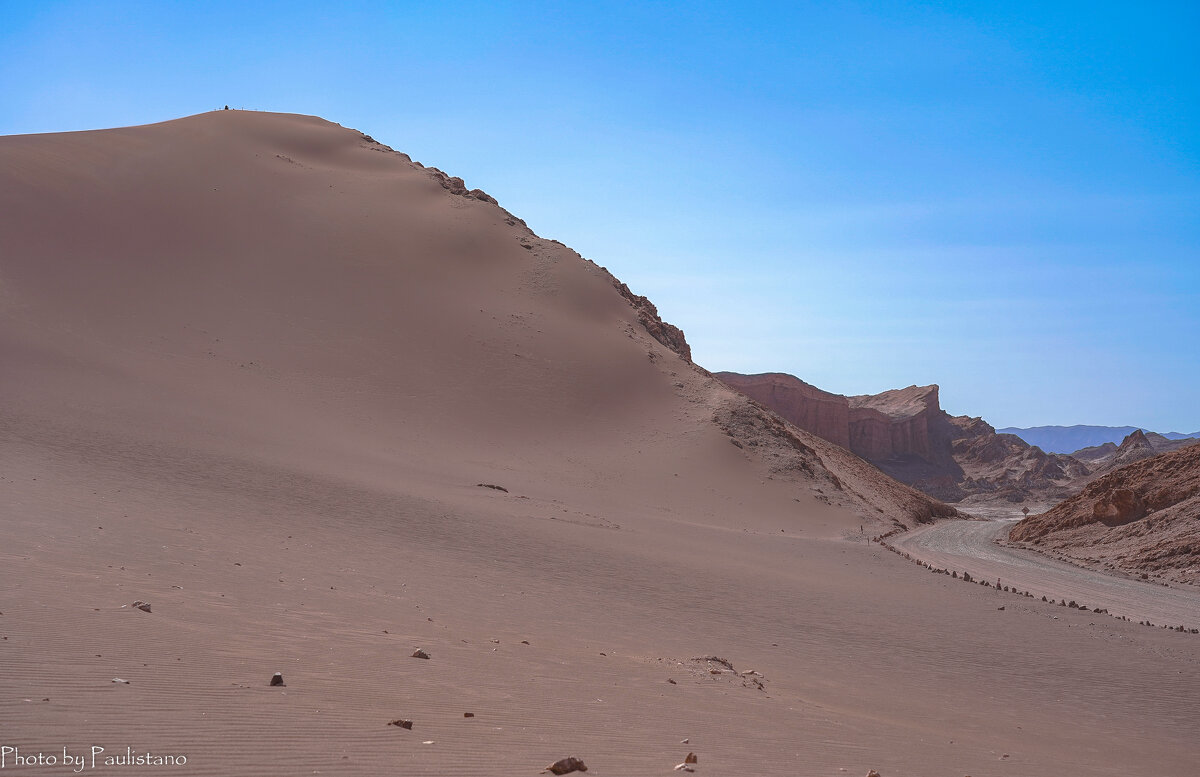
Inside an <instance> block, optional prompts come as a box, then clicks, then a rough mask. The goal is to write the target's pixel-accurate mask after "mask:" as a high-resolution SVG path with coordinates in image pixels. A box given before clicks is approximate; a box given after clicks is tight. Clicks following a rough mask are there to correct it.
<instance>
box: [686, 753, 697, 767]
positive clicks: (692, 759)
mask: <svg viewBox="0 0 1200 777" xmlns="http://www.w3.org/2000/svg"><path fill="white" fill-rule="evenodd" d="M683 762H684V763H685V764H694V763H699V762H700V759H699V758H697V757H696V754H695V753H688V754H687V758H684V759H683Z"/></svg>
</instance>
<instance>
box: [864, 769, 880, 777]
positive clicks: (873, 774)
mask: <svg viewBox="0 0 1200 777" xmlns="http://www.w3.org/2000/svg"><path fill="white" fill-rule="evenodd" d="M867 777H879V772H877V771H875V770H874V769H872V770H871V771H869V772H867Z"/></svg>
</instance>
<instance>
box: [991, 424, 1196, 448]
mask: <svg viewBox="0 0 1200 777" xmlns="http://www.w3.org/2000/svg"><path fill="white" fill-rule="evenodd" d="M1139 428H1140V427H1137V426H1084V425H1077V426H1031V427H1028V428H1024V429H1022V428H1020V427H1017V426H1009V427H1006V428H1004V429H997V430H996V431H997V432H998V433H1000V434H1015V435H1017V436H1018V437H1020V438H1021V439H1022V440H1024V441H1025V442H1027V443H1029V444H1030V445H1036V446H1037V447H1039V448H1041V449H1042V450H1044V451H1045V452H1046V453H1074V452H1075V451H1077V450H1081V449H1083V448H1092V447H1095V446H1098V445H1103V444H1104V443H1113V444H1119V443H1120V442H1121V441H1122V440H1124V439H1125V438H1126V437H1128V436H1129V435H1131V434H1133V433H1134V432H1136V431H1138V429H1139ZM1142 431H1146V430H1142ZM1162 436H1163V437H1166V438H1167V439H1168V440H1185V439H1187V438H1189V437H1200V432H1192V433H1190V434H1182V433H1180V432H1165V433H1162Z"/></svg>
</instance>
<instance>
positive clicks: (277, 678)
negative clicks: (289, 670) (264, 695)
mask: <svg viewBox="0 0 1200 777" xmlns="http://www.w3.org/2000/svg"><path fill="white" fill-rule="evenodd" d="M271 685H283V672H276V673H275V674H273V675H271Z"/></svg>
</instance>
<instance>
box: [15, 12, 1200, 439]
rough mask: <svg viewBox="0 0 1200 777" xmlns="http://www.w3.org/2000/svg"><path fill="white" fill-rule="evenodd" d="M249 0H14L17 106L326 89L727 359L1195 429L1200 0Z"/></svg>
mask: <svg viewBox="0 0 1200 777" xmlns="http://www.w3.org/2000/svg"><path fill="white" fill-rule="evenodd" d="M246 5H251V4H246ZM253 5H254V7H253V9H251V10H247V9H245V8H243V7H242V6H243V4H242V3H223V2H207V3H184V2H145V3H123V2H86V3H85V2H59V3H55V2H29V3H25V2H20V1H18V0H0V134H16V133H27V132H49V131H63V130H78V129H93V128H99V127H109V126H121V125H129V124H141V123H146V122H152V121H159V120H163V119H169V118H175V117H178V116H183V115H187V114H192V113H198V112H201V111H205V110H210V109H213V108H217V107H220V106H222V105H224V104H226V103H228V104H229V105H231V106H234V107H245V108H254V109H260V110H278V111H288V112H297V113H311V114H317V115H320V116H324V117H325V118H328V119H330V120H332V121H336V122H339V123H341V124H344V125H347V126H351V127H356V128H358V129H361V130H363V131H365V132H367V133H369V134H371V135H373V136H374V137H376V138H378V139H379V140H381V141H382V142H385V143H387V144H389V145H391V146H393V147H395V148H397V149H400V150H403V151H406V152H408V153H410V154H412V155H413V157H414V158H415V159H418V160H420V161H422V162H425V163H426V164H430V165H436V166H438V167H440V168H442V169H444V170H446V171H448V172H450V173H451V174H454V175H460V176H462V177H464V178H465V179H466V180H467V183H468V184H469V185H470V186H472V187H480V188H482V189H485V190H486V191H488V192H489V193H491V194H492V195H494V196H495V197H497V198H498V199H499V200H500V202H501V204H503V205H504V206H505V207H507V208H508V209H509V210H511V211H512V212H514V213H516V214H517V215H519V216H521V217H523V218H525V219H526V220H527V221H528V222H529V224H530V226H532V227H533V228H534V229H535V230H536V231H537V232H538V233H539V234H542V235H544V236H547V237H552V238H556V239H559V240H562V241H563V242H565V243H567V244H568V245H570V246H572V247H573V248H575V249H577V250H578V251H580V253H582V254H583V255H584V256H586V257H588V258H590V259H593V260H595V261H597V262H599V263H600V264H603V265H606V266H607V267H609V268H610V269H611V270H613V272H614V273H616V274H617V275H618V276H619V277H620V278H621V279H623V280H625V281H627V282H628V283H629V284H630V286H631V287H632V288H633V289H634V290H635V291H637V292H639V293H644V294H647V295H648V296H649V297H650V298H651V299H653V300H654V301H655V302H656V303H657V304H658V306H659V309H660V311H661V312H662V314H663V316H664V317H665V318H666V319H668V320H670V321H672V322H673V323H676V324H678V325H680V326H682V327H683V329H684V330H685V331H686V333H687V335H688V339H689V341H690V342H691V343H692V346H693V351H694V354H695V357H696V359H697V361H698V362H699V363H700V364H702V365H703V366H705V367H708V368H709V369H714V370H719V369H731V370H739V371H743V372H758V371H784V372H791V373H793V374H795V375H798V376H800V377H802V378H803V379H805V380H807V381H809V382H811V383H814V384H816V385H818V386H821V387H822V388H825V389H828V390H831V391H836V392H840V393H849V394H854V393H867V392H876V391H880V390H883V389H886V388H892V387H900V386H906V385H909V384H913V383H918V384H925V383H939V384H940V385H941V387H942V403H943V405H944V406H945V407H946V408H947V409H948V410H949V411H950V412H953V413H970V414H971V415H982V416H983V417H984V418H986V419H987V420H989V421H990V422H992V423H993V424H995V425H996V426H1007V425H1014V426H1031V425H1037V424H1052V423H1060V424H1073V423H1093V424H1111V425H1121V424H1130V425H1139V426H1144V427H1146V428H1150V429H1154V430H1158V431H1184V432H1190V431H1195V430H1200V391H1198V388H1200V346H1198V345H1197V343H1198V341H1200V45H1197V43H1196V41H1197V40H1198V39H1200V4H1196V3H1190V2H1189V3H1139V4H1133V3H1106V2H1090V3H1028V4H1025V3H997V4H986V3H905V2H892V3H853V2H846V3H832V2H831V3H824V2H811V3H808V2H792V3H697V2H690V3H646V4H631V3H606V2H592V3H505V2H487V3H474V2H459V3H455V4H449V3H435V2H429V3H306V2H300V1H297V2H290V3H269V2H268V3H257V4H253ZM989 5H991V6H997V7H988V6H989Z"/></svg>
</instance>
